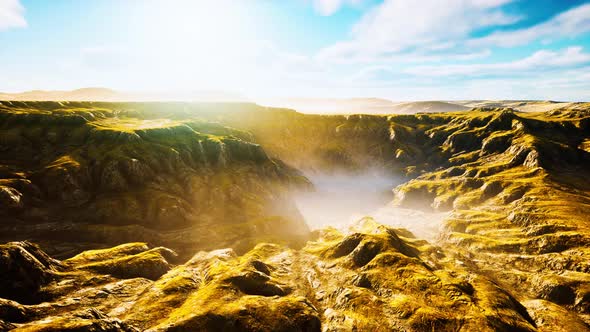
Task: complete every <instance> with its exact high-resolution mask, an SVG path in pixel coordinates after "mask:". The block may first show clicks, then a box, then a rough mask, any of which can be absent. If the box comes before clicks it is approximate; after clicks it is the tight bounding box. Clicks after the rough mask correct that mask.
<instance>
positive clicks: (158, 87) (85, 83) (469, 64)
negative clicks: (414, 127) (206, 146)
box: [0, 0, 590, 101]
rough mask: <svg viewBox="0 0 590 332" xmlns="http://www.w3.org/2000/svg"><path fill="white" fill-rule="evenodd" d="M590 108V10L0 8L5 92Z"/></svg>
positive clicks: (328, 1)
mask: <svg viewBox="0 0 590 332" xmlns="http://www.w3.org/2000/svg"><path fill="white" fill-rule="evenodd" d="M82 87H108V88H112V89H116V90H121V91H130V92H131V91H160V92H172V91H182V92H190V91H201V90H207V91H211V90H212V91H229V92H232V93H238V94H240V95H242V96H245V97H247V98H251V99H260V98H279V97H313V98H352V97H380V98H387V99H391V100H396V101H407V100H465V99H539V100H567V101H589V100H590V0H587V1H583V0H579V1H578V0H445V1H441V0H421V1H415V0H385V1H377V0H194V1H189V0H177V1H175V0H86V1H82V0H52V1H46V0H20V1H19V0H0V91H2V92H18V91H26V90H37V89H42V90H70V89H76V88H82Z"/></svg>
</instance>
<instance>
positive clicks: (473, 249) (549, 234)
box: [0, 102, 590, 331]
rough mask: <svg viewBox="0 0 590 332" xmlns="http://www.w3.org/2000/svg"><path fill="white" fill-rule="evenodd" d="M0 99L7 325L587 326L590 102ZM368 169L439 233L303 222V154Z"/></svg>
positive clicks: (313, 167)
mask: <svg viewBox="0 0 590 332" xmlns="http://www.w3.org/2000/svg"><path fill="white" fill-rule="evenodd" d="M0 108H1V110H0V116H1V118H0V128H1V130H0V149H1V150H2V157H1V162H0V164H2V165H3V166H2V168H1V173H0V174H1V178H2V179H1V180H0V181H1V182H0V184H1V186H2V187H0V189H1V191H0V203H1V205H0V207H1V211H2V216H1V217H0V220H1V225H0V227H2V231H1V232H0V234H2V236H1V237H2V239H3V240H4V241H5V242H8V241H12V242H8V243H6V244H5V245H3V246H1V247H0V271H2V273H3V276H4V277H3V278H2V280H1V281H0V298H1V299H0V326H1V327H2V328H4V329H6V330H9V329H16V330H23V331H64V330H67V331H121V330H123V331H125V330H128V331H135V330H138V331H143V330H149V331H200V330H205V331H218V330H237V331H390V330H399V331H433V330H434V331H458V330H461V331H585V330H589V329H590V250H589V249H588V248H589V245H590V226H589V225H590V223H589V221H590V220H589V217H588V212H590V168H589V167H588V166H590V105H588V104H576V105H575V107H572V106H571V105H566V107H562V108H559V107H558V108H554V109H552V110H550V111H547V112H519V111H517V110H514V109H511V108H477V109H473V110H470V111H463V112H456V113H418V114H411V115H391V116H369V115H351V116H337V115H334V116H321V115H304V114H301V113H297V112H295V111H291V110H285V109H271V108H264V107H259V106H256V105H253V104H239V103H234V104H216V105H213V104H190V103H166V104H164V103H125V104H123V103H118V104H117V103H115V104H111V103H73V102H70V103H58V102H2V105H1V106H0ZM368 169H371V170H374V169H379V170H380V171H381V172H383V173H386V174H392V175H396V176H400V177H404V178H405V179H406V181H405V182H404V183H402V184H401V185H399V186H398V187H396V188H395V189H394V190H393V191H394V195H395V199H394V201H393V202H392V203H391V204H393V205H395V206H399V207H404V208H412V209H419V210H423V211H448V212H449V215H448V217H447V218H446V219H445V220H444V221H443V222H442V225H441V231H440V234H439V236H438V239H437V240H436V241H433V242H427V241H425V240H422V239H419V238H416V237H415V236H414V235H413V234H412V233H410V232H409V231H407V230H405V229H398V228H392V227H387V226H384V225H380V224H378V223H376V222H375V221H373V220H372V219H370V218H364V219H361V220H359V221H358V222H356V223H354V224H352V225H349V226H348V227H347V228H338V229H337V228H330V227H329V228H326V229H324V230H320V231H315V232H311V233H310V232H309V230H308V229H307V227H306V225H305V223H304V221H303V220H302V218H301V216H300V215H299V214H298V211H297V208H296V207H295V206H294V204H293V200H292V195H293V193H294V192H296V191H298V190H311V189H312V184H311V183H310V182H309V181H308V180H307V179H306V178H305V176H303V173H301V171H303V172H305V173H310V172H311V173H313V172H319V171H321V172H348V173H359V172H365V171H367V170H368ZM392 189H393V188H392ZM24 240H29V242H26V241H25V242H23V241H24ZM14 241H21V242H14ZM306 241H307V242H306ZM33 243H38V245H37V244H33ZM115 245H117V246H115ZM109 247H110V248H109ZM225 248H228V249H225ZM229 248H233V249H229ZM85 249H94V250H87V251H83V250H85ZM82 251H83V252H82ZM52 256H53V258H52Z"/></svg>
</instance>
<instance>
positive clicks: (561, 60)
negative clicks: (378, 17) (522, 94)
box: [405, 46, 590, 77]
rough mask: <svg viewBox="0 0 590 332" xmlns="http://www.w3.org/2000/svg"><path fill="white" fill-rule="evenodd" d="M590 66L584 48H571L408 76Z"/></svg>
mask: <svg viewBox="0 0 590 332" xmlns="http://www.w3.org/2000/svg"><path fill="white" fill-rule="evenodd" d="M584 64H590V53H584V51H583V49H582V47H579V46H572V47H568V48H566V49H564V50H561V51H551V50H541V51H538V52H535V53H534V54H532V55H531V56H529V57H526V58H524V59H520V60H516V61H510V62H501V63H486V64H461V65H444V66H417V67H413V68H408V69H406V70H405V73H408V74H412V75H416V76H431V77H432V76H481V75H495V76H498V75H515V74H518V73H523V72H530V71H533V70H535V71H541V70H552V69H563V68H566V69H568V68H571V67H575V66H580V65H584Z"/></svg>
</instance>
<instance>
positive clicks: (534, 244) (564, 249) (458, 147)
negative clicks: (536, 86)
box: [395, 109, 590, 321]
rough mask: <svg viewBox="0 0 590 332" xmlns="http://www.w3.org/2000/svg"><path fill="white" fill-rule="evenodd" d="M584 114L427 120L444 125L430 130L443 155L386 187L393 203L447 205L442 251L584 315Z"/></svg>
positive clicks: (485, 114) (588, 238) (589, 237)
mask: <svg viewBox="0 0 590 332" xmlns="http://www.w3.org/2000/svg"><path fill="white" fill-rule="evenodd" d="M494 112H496V113H494ZM434 116H435V117H436V115H434ZM503 118H505V119H509V120H510V121H508V120H505V119H503ZM587 119H588V115H587V114H585V113H584V112H578V111H576V110H565V109H564V110H560V111H559V113H552V114H541V113H526V114H524V113H518V112H509V111H501V112H499V113H498V112H497V111H483V110H482V111H472V112H467V113H465V114H463V115H462V116H460V115H456V116H454V117H453V120H452V121H451V123H450V124H451V126H446V127H445V126H439V127H438V129H436V130H435V129H428V131H429V132H430V133H431V134H433V133H438V132H440V131H444V132H445V133H444V134H434V137H435V138H436V140H437V141H436V142H437V144H438V143H439V142H443V143H441V145H440V147H439V148H438V151H439V153H440V155H442V156H445V158H446V159H447V160H448V162H447V163H443V164H439V165H440V166H439V168H438V169H433V170H432V171H430V172H427V173H424V174H422V175H420V176H418V177H417V178H416V179H414V180H411V181H409V182H407V183H405V184H403V185H401V186H399V187H398V188H396V190H395V192H396V203H397V204H400V205H402V206H414V207H419V208H425V209H437V210H443V211H445V210H450V211H452V214H451V216H450V217H449V218H448V219H447V220H446V221H445V227H446V231H444V232H443V233H442V234H441V238H440V239H441V243H443V244H445V245H446V246H447V248H448V249H449V250H451V248H454V249H453V250H455V251H456V252H458V253H462V254H464V255H466V256H468V257H470V259H472V260H473V261H474V262H476V263H475V267H474V268H476V269H480V270H482V271H485V272H486V274H487V275H489V276H491V277H492V278H494V280H496V281H497V282H498V283H499V284H500V285H502V287H504V288H506V289H510V290H513V291H514V292H520V293H521V294H523V296H527V297H530V298H541V299H546V300H549V301H553V302H554V303H556V304H558V305H561V306H563V307H565V308H567V309H568V310H571V311H572V312H576V313H577V314H578V315H579V317H581V318H582V319H584V320H586V321H588V312H587V307H588V301H587V300H586V293H587V290H586V287H585V284H586V282H587V280H588V274H587V272H582V271H585V268H586V265H587V264H586V262H587V261H588V260H589V258H588V256H587V255H588V252H587V251H586V250H585V248H586V247H587V246H588V244H589V243H590V233H589V232H588V225H587V223H586V222H584V220H585V219H587V218H586V216H585V213H584V212H583V211H585V210H587V209H588V207H590V205H589V203H590V201H588V197H589V194H590V183H589V182H588V181H587V179H588V178H590V174H588V168H587V165H588V164H589V163H590V158H589V155H588V154H587V152H586V151H585V150H584V149H582V148H580V144H581V143H582V142H584V141H585V140H586V139H587V137H588V131H587V130H586V126H587V125H586V122H587V121H588V120H587ZM494 123H496V124H494ZM490 126H492V127H494V130H487V129H486V128H489V127H490ZM449 132H450V133H449ZM457 133H463V134H462V136H460V135H459V134H457ZM447 134H448V135H447ZM458 138H460V139H458ZM443 139H444V140H443ZM425 144H428V143H425ZM433 151H437V148H435V149H434V150H433ZM441 166H442V167H441ZM565 257H567V258H565ZM564 275H567V277H563V276H564ZM542 280H546V281H549V280H552V281H551V282H549V283H548V282H545V281H542ZM565 298H567V300H564V299H565Z"/></svg>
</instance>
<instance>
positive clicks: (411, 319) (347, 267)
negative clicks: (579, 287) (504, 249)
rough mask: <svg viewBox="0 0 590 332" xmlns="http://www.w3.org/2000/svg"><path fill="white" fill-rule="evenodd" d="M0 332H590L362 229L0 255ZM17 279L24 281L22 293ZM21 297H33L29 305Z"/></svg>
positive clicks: (422, 245)
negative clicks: (208, 243) (178, 248)
mask: <svg viewBox="0 0 590 332" xmlns="http://www.w3.org/2000/svg"><path fill="white" fill-rule="evenodd" d="M0 252H1V254H2V255H1V256H0V257H2V260H1V261H0V264H1V265H0V266H1V267H2V269H3V270H5V271H8V274H7V275H6V276H8V277H9V278H5V279H3V281H2V285H1V286H2V287H1V288H0V292H1V294H0V295H1V296H2V297H3V298H4V299H3V300H2V302H1V303H0V308H1V310H0V319H1V322H2V323H1V324H2V325H1V326H3V327H4V328H7V329H8V328H12V329H15V330H16V331H136V330H141V331H144V330H145V331H202V330H208V331H221V330H231V331H320V330H323V331H343V330H361V331H390V330H412V331H431V330H437V331H456V330H459V329H460V330H465V331H475V330H477V331H537V330H545V331H552V330H553V331H554V330H555V329H561V330H565V329H566V328H567V329H570V328H578V330H579V331H582V330H584V329H585V328H586V327H585V325H584V323H583V322H582V321H581V320H580V319H579V318H577V317H576V316H575V315H572V314H570V313H568V312H567V311H565V310H563V309H561V308H560V307H558V306H556V305H553V304H551V303H549V302H546V301H543V300H535V301H527V302H522V303H521V302H519V301H518V300H517V299H516V298H515V297H513V296H512V295H510V294H509V293H508V292H506V291H505V290H503V289H502V288H501V287H499V286H498V285H497V284H496V283H494V282H493V281H491V280H490V279H489V278H487V277H485V276H484V275H481V274H476V273H473V272H470V271H469V269H468V268H464V267H461V266H458V265H457V264H456V258H455V257H454V256H453V255H452V254H448V253H446V252H445V251H443V250H442V249H441V248H439V247H434V246H432V245H430V244H428V243H426V242H425V241H421V240H417V239H415V238H413V237H412V236H411V234H408V233H407V232H405V231H403V230H395V229H391V228H387V227H384V226H380V225H378V224H376V223H374V222H372V221H371V220H363V221H361V222H359V223H358V224H357V225H354V226H352V227H351V228H350V229H349V230H348V231H347V232H345V233H342V232H339V231H336V230H334V229H328V230H326V231H323V232H322V233H321V234H320V235H319V237H318V238H317V239H315V240H314V241H311V242H309V243H308V244H307V246H305V247H304V248H303V249H301V250H292V249H289V248H286V247H282V246H279V245H274V244H259V245H258V246H256V247H255V248H254V249H253V250H251V251H249V252H248V253H246V254H245V255H243V256H238V255H236V254H235V253H234V251H232V250H231V249H223V250H216V251H210V252H199V253H197V254H196V255H194V256H193V257H192V258H191V259H190V260H189V261H187V262H186V263H184V264H182V265H177V266H173V265H172V264H171V263H170V261H169V260H170V259H173V257H171V256H173V254H174V253H173V252H171V251H170V250H168V249H165V248H161V247H160V248H152V249H148V247H147V246H146V245H145V244H141V243H132V244H127V245H123V246H119V247H115V248H111V249H105V250H97V251H89V252H84V253H82V254H80V255H78V256H75V257H72V258H70V259H68V260H65V261H57V260H53V259H52V258H50V257H49V256H47V255H46V254H45V253H43V252H42V251H41V250H40V249H39V248H38V247H36V246H34V245H32V244H30V243H27V242H12V243H8V244H6V245H4V246H2V247H0ZM16 280H23V282H20V283H17V282H16ZM22 294H27V297H26V298H23V295H22Z"/></svg>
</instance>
